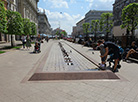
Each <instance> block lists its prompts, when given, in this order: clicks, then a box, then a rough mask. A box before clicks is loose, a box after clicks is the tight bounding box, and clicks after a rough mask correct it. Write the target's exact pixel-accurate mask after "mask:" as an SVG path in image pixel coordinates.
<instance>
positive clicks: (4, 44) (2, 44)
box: [0, 41, 22, 49]
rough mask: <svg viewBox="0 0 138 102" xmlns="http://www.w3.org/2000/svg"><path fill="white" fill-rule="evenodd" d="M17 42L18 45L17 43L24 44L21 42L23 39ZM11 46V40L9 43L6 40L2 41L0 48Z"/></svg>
mask: <svg viewBox="0 0 138 102" xmlns="http://www.w3.org/2000/svg"><path fill="white" fill-rule="evenodd" d="M15 44H16V45H17V44H22V42H21V41H16V42H15ZM10 46H11V43H10V42H8V43H6V42H4V43H0V49H2V48H4V47H10Z"/></svg>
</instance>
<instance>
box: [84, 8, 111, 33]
mask: <svg viewBox="0 0 138 102" xmlns="http://www.w3.org/2000/svg"><path fill="white" fill-rule="evenodd" d="M108 12H109V13H112V11H97V10H90V11H89V12H88V13H86V15H85V23H89V24H90V25H91V21H92V20H100V19H101V14H102V13H108ZM89 31H91V26H90V29H89ZM98 33H99V34H106V32H105V31H103V32H100V31H99V32H98Z"/></svg>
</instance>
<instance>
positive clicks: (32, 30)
mask: <svg viewBox="0 0 138 102" xmlns="http://www.w3.org/2000/svg"><path fill="white" fill-rule="evenodd" d="M30 23H31V35H36V34H37V31H36V25H35V23H34V22H30Z"/></svg>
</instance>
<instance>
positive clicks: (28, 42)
mask: <svg viewBox="0 0 138 102" xmlns="http://www.w3.org/2000/svg"><path fill="white" fill-rule="evenodd" d="M26 47H27V50H29V49H30V47H31V39H30V37H29V35H27V37H26Z"/></svg>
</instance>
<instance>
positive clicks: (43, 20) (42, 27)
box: [38, 12, 51, 34]
mask: <svg viewBox="0 0 138 102" xmlns="http://www.w3.org/2000/svg"><path fill="white" fill-rule="evenodd" d="M38 32H39V34H51V25H50V24H49V22H48V18H47V16H46V14H45V12H39V13H38Z"/></svg>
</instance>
